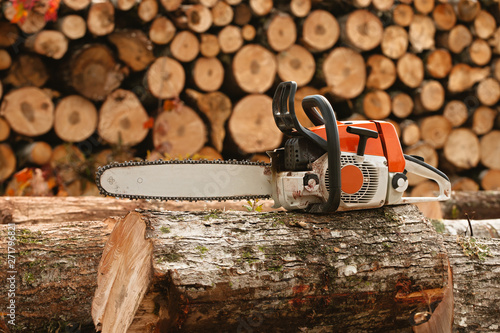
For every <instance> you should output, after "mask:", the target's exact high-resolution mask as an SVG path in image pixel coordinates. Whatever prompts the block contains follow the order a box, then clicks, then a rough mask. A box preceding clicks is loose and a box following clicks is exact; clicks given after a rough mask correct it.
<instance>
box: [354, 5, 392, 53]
mask: <svg viewBox="0 0 500 333" xmlns="http://www.w3.org/2000/svg"><path fill="white" fill-rule="evenodd" d="M344 33H345V36H346V40H347V42H348V43H349V44H350V45H352V46H354V47H355V48H356V49H359V50H361V51H369V50H372V49H374V48H375V47H377V46H378V45H379V44H380V42H381V41H382V36H383V33H384V29H383V26H382V22H381V21H380V19H379V18H378V17H377V16H375V15H374V14H372V13H371V12H369V11H367V10H365V9H358V10H356V11H354V12H352V13H350V14H349V16H348V17H347V21H346V23H345V31H344Z"/></svg>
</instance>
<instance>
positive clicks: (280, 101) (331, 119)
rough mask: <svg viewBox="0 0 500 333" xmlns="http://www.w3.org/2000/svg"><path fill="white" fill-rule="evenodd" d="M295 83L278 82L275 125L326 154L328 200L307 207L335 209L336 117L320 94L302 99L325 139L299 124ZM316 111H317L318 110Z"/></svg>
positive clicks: (337, 195) (337, 182)
mask: <svg viewBox="0 0 500 333" xmlns="http://www.w3.org/2000/svg"><path fill="white" fill-rule="evenodd" d="M296 91H297V84H296V83H295V82H293V81H288V82H282V83H280V84H279V85H278V88H277V89H276V92H275V94H274V97H273V115H274V120H275V122H276V125H277V126H278V128H279V129H280V130H281V131H282V132H283V133H284V134H286V135H288V136H297V135H301V136H303V137H306V138H307V139H309V140H310V141H312V142H313V143H314V144H316V145H317V146H319V147H321V148H322V149H323V150H324V151H325V152H327V153H328V176H329V179H330V184H329V190H328V192H329V193H328V200H327V201H326V202H324V203H321V204H312V205H310V206H309V207H308V208H307V210H308V211H309V212H311V213H328V212H334V211H336V210H337V209H338V207H339V205H340V194H341V181H340V142H339V132H338V127H337V119H336V117H335V113H334V112H333V109H332V106H331V105H330V103H329V102H328V100H327V99H326V98H325V97H323V96H321V95H313V96H307V97H305V98H304V99H303V100H302V108H303V109H304V112H305V113H306V115H307V116H308V117H309V119H310V120H311V121H312V123H313V124H315V125H323V124H324V126H325V132H326V140H325V139H323V138H322V137H320V136H319V135H317V134H316V133H314V132H313V131H311V130H309V129H307V128H305V127H304V126H302V125H301V124H300V122H299V120H298V119H297V116H296V114H295V101H294V99H295V92H296ZM317 110H319V111H320V112H321V115H322V116H321V115H320V113H319V112H318V111H317Z"/></svg>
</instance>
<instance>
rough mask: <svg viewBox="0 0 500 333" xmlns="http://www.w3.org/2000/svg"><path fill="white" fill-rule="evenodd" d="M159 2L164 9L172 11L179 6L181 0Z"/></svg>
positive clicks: (161, 0)
mask: <svg viewBox="0 0 500 333" xmlns="http://www.w3.org/2000/svg"><path fill="white" fill-rule="evenodd" d="M160 3H161V4H162V6H163V8H165V10H166V11H168V12H173V11H175V10H176V9H178V8H179V7H180V5H181V3H182V0H160Z"/></svg>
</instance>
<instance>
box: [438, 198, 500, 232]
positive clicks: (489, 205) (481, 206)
mask: <svg viewBox="0 0 500 333" xmlns="http://www.w3.org/2000/svg"><path fill="white" fill-rule="evenodd" d="M441 208H442V210H443V217H444V218H446V219H465V218H467V215H468V216H469V218H470V219H471V220H484V219H498V218H500V196H499V193H498V192H497V191H479V192H477V191H454V192H452V196H451V199H450V200H448V201H443V202H441ZM472 226H473V227H474V224H472Z"/></svg>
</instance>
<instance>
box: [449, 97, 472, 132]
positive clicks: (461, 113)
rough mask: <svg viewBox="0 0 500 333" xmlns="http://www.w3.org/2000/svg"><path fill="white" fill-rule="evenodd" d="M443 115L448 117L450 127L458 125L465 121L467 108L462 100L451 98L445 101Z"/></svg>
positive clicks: (467, 112)
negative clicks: (451, 99)
mask: <svg viewBox="0 0 500 333" xmlns="http://www.w3.org/2000/svg"><path fill="white" fill-rule="evenodd" d="M443 116H444V117H445V118H446V119H448V121H449V122H450V124H451V126H452V127H460V126H462V125H463V124H464V123H465V122H466V121H467V118H468V117H469V110H467V105H465V103H464V102H462V101H458V100H453V101H449V102H448V103H446V106H445V107H444V111H443Z"/></svg>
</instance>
